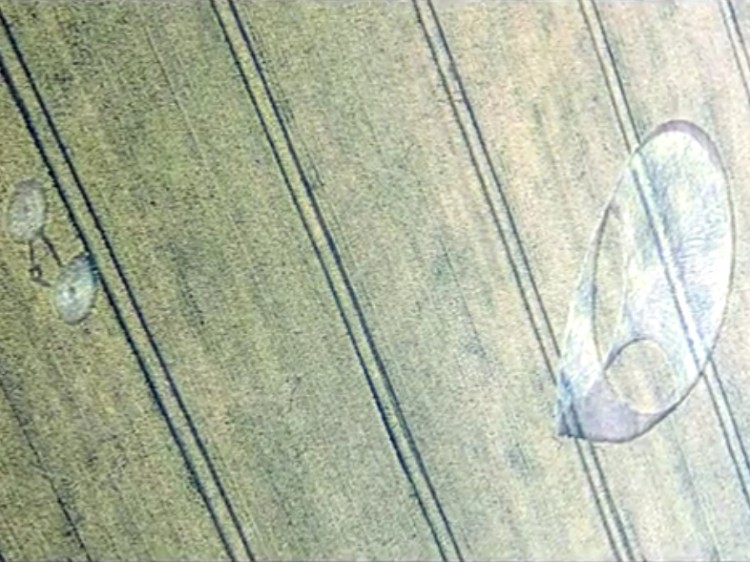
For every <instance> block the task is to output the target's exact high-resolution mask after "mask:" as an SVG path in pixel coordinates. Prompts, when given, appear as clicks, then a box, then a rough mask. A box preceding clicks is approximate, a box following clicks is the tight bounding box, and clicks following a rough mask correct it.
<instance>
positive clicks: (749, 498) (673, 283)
mask: <svg viewBox="0 0 750 562" xmlns="http://www.w3.org/2000/svg"><path fill="white" fill-rule="evenodd" d="M591 5H592V8H593V11H594V15H595V17H596V20H597V25H598V26H599V29H600V30H601V33H602V39H603V41H604V45H605V49H606V51H607V56H608V57H609V59H610V61H611V63H612V71H613V72H614V75H615V79H616V81H617V88H618V91H619V93H620V96H621V97H622V101H623V104H624V106H625V112H626V113H627V117H628V120H629V124H630V127H631V129H632V130H633V133H634V135H635V139H636V142H637V143H638V144H640V143H641V135H640V133H639V131H638V128H637V127H636V122H635V119H634V117H633V112H632V109H631V107H630V103H629V101H628V98H627V96H626V95H625V85H624V82H623V81H622V76H621V75H620V71H619V69H618V68H617V64H616V58H615V56H614V51H613V50H612V46H611V44H610V41H609V38H608V37H607V31H606V28H605V26H604V21H603V19H602V16H601V13H600V12H599V8H598V7H597V5H596V2H595V1H592V3H591ZM579 7H580V8H581V12H582V13H583V16H584V19H586V20H587V24H588V17H587V16H586V14H585V11H583V6H582V4H581V0H579ZM588 29H589V32H590V33H592V28H591V25H590V24H588ZM591 37H592V42H593V43H594V50H595V51H597V59H598V60H599V64H600V65H602V67H601V71H602V74H604V76H605V80H606V81H607V82H608V84H609V80H608V79H607V78H606V72H605V68H604V66H603V65H604V61H603V59H602V57H601V56H599V54H598V49H597V48H596V42H595V41H594V38H593V34H592V36H591ZM730 42H731V40H730ZM608 91H609V94H610V99H611V101H612V105H613V107H615V113H619V112H618V111H617V110H616V107H617V102H616V101H615V97H614V92H613V90H612V86H611V84H609V87H608ZM619 122H620V125H621V127H623V128H622V129H621V134H622V136H623V138H624V139H625V145H626V146H627V147H628V151H632V147H631V146H630V143H629V142H628V140H627V132H626V130H625V128H624V123H623V122H622V120H619ZM633 179H634V182H635V184H636V188H637V189H636V191H637V192H638V197H639V200H640V202H641V205H642V206H643V209H644V212H645V214H646V219H647V221H648V223H649V228H650V229H651V232H652V233H653V234H654V245H655V246H656V250H657V254H658V256H659V260H660V262H661V264H662V268H663V269H664V272H665V277H666V278H667V283H668V285H669V289H670V294H671V296H672V298H673V300H674V305H675V308H676V310H677V316H678V318H679V320H680V328H681V329H682V332H683V335H684V336H685V341H686V342H687V345H688V349H689V351H690V355H691V358H692V360H693V363H694V364H695V366H696V368H697V367H698V366H699V365H700V361H699V359H698V354H697V351H696V349H695V342H693V338H692V337H690V334H689V329H688V322H687V318H686V317H685V311H683V310H682V307H681V306H680V304H679V302H678V300H677V288H678V284H679V286H684V285H685V283H684V280H683V279H682V277H681V276H680V274H679V271H678V272H677V275H678V278H677V279H673V278H672V275H670V273H669V270H668V268H667V258H666V256H665V254H664V248H663V247H662V244H661V242H660V241H659V239H658V235H657V230H656V223H655V220H654V217H653V215H652V213H651V209H650V207H649V206H648V202H647V201H646V197H645V194H644V191H643V186H642V185H641V183H640V180H639V178H638V177H637V176H636V174H633ZM647 180H648V181H649V182H651V178H650V177H648V173H647ZM707 365H708V366H710V367H711V369H712V370H713V373H714V376H715V379H716V381H717V383H718V384H719V387H720V390H721V396H722V400H723V402H724V406H725V408H726V409H727V415H728V416H729V418H730V423H731V425H732V428H733V430H734V433H735V437H736V438H737V440H738V442H739V444H740V449H741V454H742V456H743V459H744V461H745V465H746V467H747V468H748V470H750V462H749V460H748V455H747V450H746V448H745V444H744V440H743V438H742V434H741V432H740V430H739V426H738V424H737V421H736V418H735V415H734V411H733V410H732V406H731V404H730V402H729V397H728V396H727V394H726V392H725V390H724V385H723V383H722V381H721V375H720V373H719V370H718V367H717V366H716V363H715V361H714V359H713V357H712V356H711V354H709V357H708V361H707ZM701 375H702V376H703V377H704V381H703V382H704V384H705V385H706V387H707V388H708V391H709V394H710V398H711V403H712V405H713V408H714V412H715V414H716V417H717V418H718V420H719V424H720V430H721V432H722V435H723V437H724V444H725V445H726V448H727V451H728V453H729V456H730V460H731V461H732V464H733V465H734V469H735V471H736V473H737V477H738V483H739V486H740V488H741V489H742V495H743V498H744V499H745V503H746V504H747V507H748V508H750V492H749V491H748V485H747V482H746V480H745V476H744V475H743V473H742V470H741V467H740V463H739V460H738V459H737V454H736V452H735V451H734V447H733V445H732V442H731V440H730V438H729V433H728V431H727V430H726V424H725V422H724V420H723V419H722V417H721V413H720V410H719V406H718V401H717V399H716V396H715V394H714V391H713V389H712V388H711V386H710V384H709V382H708V380H707V379H706V378H705V377H706V372H705V369H704V370H702V371H701Z"/></svg>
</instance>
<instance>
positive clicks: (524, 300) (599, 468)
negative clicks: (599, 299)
mask: <svg viewBox="0 0 750 562" xmlns="http://www.w3.org/2000/svg"><path fill="white" fill-rule="evenodd" d="M413 5H414V8H415V11H416V12H417V20H418V22H419V24H420V27H421V28H422V31H423V33H424V36H425V39H426V41H427V45H428V47H429V50H430V54H431V57H432V60H433V63H434V64H435V67H436V69H437V71H438V74H439V76H440V80H441V83H442V86H443V89H444V90H445V93H446V96H447V98H448V100H449V102H450V106H451V110H452V113H453V116H454V119H455V120H456V123H457V124H458V127H459V129H460V132H461V136H462V138H463V141H464V144H465V145H466V149H467V151H468V153H469V158H470V160H471V162H472V167H473V169H474V172H475V174H476V176H477V178H478V180H479V183H480V186H481V190H482V195H483V197H484V201H485V203H486V205H487V207H488V208H489V210H490V214H491V216H492V220H493V223H494V225H495V229H496V230H497V232H498V234H499V237H500V240H501V242H502V245H503V249H504V251H505V253H506V257H507V258H508V262H509V265H510V267H511V271H512V273H513V278H514V282H515V285H516V288H517V289H518V291H519V293H520V295H521V300H522V303H523V308H524V310H525V312H526V315H527V317H528V320H529V323H530V324H531V328H532V331H533V333H534V338H535V339H536V342H537V345H538V347H539V349H540V351H541V353H542V356H543V359H544V363H545V366H546V368H547V372H548V374H549V376H550V380H551V381H552V382H553V384H555V383H556V380H555V375H554V367H553V365H552V361H551V360H550V357H549V355H548V353H547V349H546V346H545V344H544V342H543V339H542V335H541V331H540V328H539V326H538V324H537V321H536V318H535V316H534V314H533V312H532V310H531V304H530V302H529V298H528V296H527V294H526V291H525V290H524V289H523V285H522V281H521V275H520V272H519V267H518V265H517V264H516V262H515V259H514V258H513V255H512V253H511V250H510V244H509V242H508V240H507V237H506V234H505V232H504V230H503V228H502V225H501V223H500V219H499V217H498V215H497V212H496V210H495V208H494V205H493V203H492V199H491V196H490V192H489V187H488V186H487V182H486V181H485V179H484V175H483V174H482V173H481V169H480V167H479V163H478V159H477V156H476V154H475V152H474V149H473V147H472V145H471V142H470V140H469V134H468V131H467V129H466V126H465V125H464V123H463V120H462V119H461V116H460V114H459V111H458V108H457V106H456V102H455V100H454V99H453V96H452V94H451V91H450V86H449V85H448V79H447V77H446V75H445V72H444V71H443V69H442V67H441V65H440V62H439V58H438V55H437V49H436V47H435V46H434V44H433V41H432V38H431V37H430V35H429V31H428V30H427V27H426V25H425V22H424V20H423V18H422V14H421V10H420V9H419V6H418V4H417V1H416V0H413ZM436 23H437V22H436ZM443 38H444V36H443ZM444 45H445V46H446V48H447V42H444ZM451 64H452V71H453V73H454V76H456V78H457V81H458V80H459V78H458V70H457V67H456V65H455V61H453V59H452V57H451ZM461 92H462V94H463V101H464V103H465V105H466V107H467V109H468V108H470V107H471V106H470V103H469V100H468V97H467V96H466V94H465V90H463V87H461ZM472 114H473V110H472ZM473 123H474V125H475V129H476V132H477V134H478V136H480V134H481V133H480V131H479V129H478V124H477V122H476V119H474V120H473ZM480 138H482V137H481V136H480ZM482 142H483V141H482ZM485 156H486V157H487V160H488V163H489V165H490V167H491V168H492V169H493V178H494V180H495V182H496V186H497V189H498V191H499V192H500V194H501V195H502V196H503V198H504V197H505V195H504V193H503V192H502V190H501V184H500V183H499V180H498V178H497V175H496V174H495V173H494V166H493V165H492V163H491V161H490V160H489V157H488V155H487V154H485ZM506 212H510V209H509V208H506ZM516 236H517V232H516ZM516 239H517V243H518V244H519V246H520V245H521V241H520V238H518V237H517V238H516ZM527 273H528V274H529V276H530V277H532V274H531V271H530V270H528V271H527ZM532 279H533V277H532ZM534 285H536V284H535V283H534ZM537 298H538V299H539V303H538V304H539V305H540V308H541V309H542V310H544V305H543V303H542V302H541V297H540V296H539V294H538V293H537ZM544 315H545V318H546V312H545V313H544ZM545 322H546V323H547V326H548V328H549V329H550V330H551V327H550V324H549V320H548V319H546V320H545ZM550 334H551V337H552V341H553V344H554V348H555V351H556V353H557V354H558V355H559V349H558V347H557V343H556V340H555V339H554V333H553V332H552V331H550ZM573 414H574V417H575V420H574V423H575V424H576V425H580V424H579V421H578V417H577V413H576V412H573ZM575 446H576V451H577V454H578V457H579V459H580V461H581V464H582V467H583V470H584V473H585V476H586V479H587V481H588V483H589V486H590V488H591V491H592V493H593V495H594V502H595V506H596V509H597V512H598V514H599V517H600V519H601V522H602V525H603V527H604V531H605V534H606V535H607V540H608V542H609V545H610V548H611V549H612V551H613V553H614V555H615V557H616V558H617V559H618V560H621V556H620V553H619V550H618V548H617V545H616V541H615V539H614V535H613V532H612V529H611V527H610V523H609V521H608V520H607V517H606V515H605V513H604V509H603V506H602V503H601V499H600V498H599V497H598V493H597V491H596V486H595V483H594V480H593V477H592V474H591V468H590V467H589V465H588V462H587V461H586V459H585V457H584V450H583V448H582V446H581V444H580V443H579V442H578V441H575ZM589 452H590V454H591V456H592V461H593V463H594V467H595V469H596V471H597V472H598V476H599V478H600V480H601V482H602V488H603V490H604V494H605V500H606V501H607V504H608V507H609V509H610V511H612V514H613V517H614V518H615V525H616V526H617V527H618V532H619V534H620V536H621V538H622V540H623V542H624V543H625V545H626V550H627V551H628V554H629V556H630V558H633V555H632V549H631V548H630V546H629V540H628V539H627V536H626V535H625V530H624V526H623V525H622V521H621V520H620V516H619V513H618V512H617V510H616V506H615V505H614V500H613V498H612V496H611V492H610V490H609V485H608V484H607V481H606V477H605V475H604V471H603V468H602V466H601V463H600V461H599V458H598V454H597V453H596V451H595V449H594V447H593V445H591V444H590V443H589Z"/></svg>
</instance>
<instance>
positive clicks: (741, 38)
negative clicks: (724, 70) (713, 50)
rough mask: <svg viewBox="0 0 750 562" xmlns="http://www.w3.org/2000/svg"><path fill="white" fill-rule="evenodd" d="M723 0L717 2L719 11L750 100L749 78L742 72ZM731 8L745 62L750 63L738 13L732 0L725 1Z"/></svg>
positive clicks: (730, 12) (730, 11)
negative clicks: (723, 8) (722, 5)
mask: <svg viewBox="0 0 750 562" xmlns="http://www.w3.org/2000/svg"><path fill="white" fill-rule="evenodd" d="M722 1H723V0H717V3H718V4H719V12H721V20H722V22H724V27H725V28H726V31H727V35H728V37H729V46H730V47H732V54H733V55H734V60H735V62H736V63H737V67H738V69H739V71H740V79H741V80H742V86H743V87H744V88H745V95H746V96H747V98H748V100H750V85H748V83H747V79H746V76H745V74H744V73H743V72H742V67H741V63H740V54H739V53H738V52H737V45H735V43H734V40H733V39H732V32H731V30H730V25H729V22H728V21H727V16H726V15H725V14H724V10H722V9H721V3H722ZM725 3H726V4H727V6H728V9H729V14H730V16H729V17H730V18H731V20H732V24H733V26H734V30H735V33H737V37H739V39H740V48H741V49H742V53H743V56H744V57H745V62H746V63H748V64H750V58H749V57H748V54H747V48H746V47H745V39H744V37H743V35H742V31H741V28H740V25H739V22H738V21H737V15H736V14H735V11H734V6H733V4H732V2H731V1H730V0H726V2H725Z"/></svg>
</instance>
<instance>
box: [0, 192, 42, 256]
mask: <svg viewBox="0 0 750 562" xmlns="http://www.w3.org/2000/svg"><path fill="white" fill-rule="evenodd" d="M45 214H46V204H45V201H44V192H43V191H42V184H41V183H39V181H38V180H36V179H34V178H29V179H25V180H22V181H20V182H18V184H17V185H16V188H15V189H14V190H13V193H11V196H10V201H9V202H8V208H7V214H6V227H7V229H8V234H10V236H11V238H13V239H14V240H17V241H19V242H31V241H32V240H34V239H35V238H36V237H37V236H39V234H40V233H41V231H42V227H43V226H44V219H45Z"/></svg>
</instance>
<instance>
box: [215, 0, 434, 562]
mask: <svg viewBox="0 0 750 562" xmlns="http://www.w3.org/2000/svg"><path fill="white" fill-rule="evenodd" d="M210 2H211V7H212V10H213V12H214V16H215V18H216V21H217V23H218V25H219V27H220V28H221V30H222V34H223V36H224V40H225V42H226V43H227V46H228V48H229V52H230V55H231V57H232V60H233V63H234V66H235V68H236V70H237V73H238V74H239V76H240V79H241V80H242V83H243V86H244V89H245V92H246V93H247V95H248V97H249V98H250V101H251V103H252V106H253V108H254V111H255V113H256V116H257V118H258V120H259V122H260V125H261V128H262V130H263V135H264V137H265V139H266V142H267V143H268V145H269V147H270V149H271V154H272V156H273V159H274V162H275V163H276V166H277V168H278V169H279V173H280V174H281V177H282V179H283V182H284V185H285V187H286V190H287V192H288V194H289V197H290V199H291V201H292V204H293V206H294V208H295V211H296V213H297V215H298V217H299V219H300V221H301V223H302V226H303V229H304V231H305V234H306V236H307V238H308V241H309V242H310V245H311V246H312V248H313V252H314V254H315V257H316V260H317V261H318V264H319V265H320V268H321V270H322V272H323V276H324V278H325V282H326V286H327V288H328V291H329V292H330V294H331V297H332V298H333V301H334V304H335V306H336V310H337V312H338V315H339V318H340V319H341V321H342V323H343V324H344V329H345V331H346V334H347V338H348V339H349V342H350V343H351V345H352V347H353V349H354V352H355V355H356V357H357V362H358V364H359V367H360V369H361V370H362V372H363V374H364V376H365V381H366V383H367V387H368V389H369V391H370V394H371V396H372V399H373V402H374V404H375V408H376V409H377V411H378V415H379V417H380V420H381V422H382V424H383V426H384V427H385V430H386V434H387V435H388V440H389V441H390V444H391V447H392V448H393V450H394V452H395V454H396V458H397V460H398V463H399V466H400V467H401V470H402V471H403V472H404V475H405V476H406V479H407V481H408V483H409V485H410V487H411V489H412V493H413V495H414V498H415V499H416V500H417V504H418V506H419V509H420V512H421V513H422V516H423V517H424V519H425V521H426V523H427V526H428V527H429V530H430V534H431V535H432V538H433V540H434V542H435V544H436V546H437V549H438V551H439V553H440V557H441V559H442V560H447V559H448V558H447V555H446V553H445V551H444V548H443V546H442V544H441V541H440V539H439V536H438V533H437V530H436V529H435V524H434V523H433V521H432V519H431V518H430V515H429V513H428V511H427V508H426V506H425V504H424V499H423V498H422V496H421V494H420V493H419V489H418V488H417V485H416V481H415V479H414V475H413V474H412V471H411V469H410V468H409V465H408V464H407V462H406V457H405V454H404V452H403V451H402V450H401V447H400V445H399V444H398V440H397V439H396V435H395V431H394V429H393V428H392V427H391V424H390V422H389V421H388V416H387V414H386V408H385V406H384V405H383V402H382V399H381V397H380V395H379V394H378V391H377V388H376V387H375V383H374V381H373V377H372V374H371V373H370V370H369V369H368V367H367V364H366V362H365V359H364V357H363V355H362V351H361V350H360V347H359V344H358V343H357V340H356V338H355V336H354V331H353V328H352V325H351V322H350V321H349V318H348V317H347V315H346V312H345V311H344V305H343V303H342V302H341V297H340V296H339V294H338V291H337V290H336V288H335V285H334V282H333V278H332V276H331V273H330V271H329V270H328V267H327V265H326V263H325V260H324V258H323V255H322V252H321V250H320V248H319V247H318V244H317V243H316V241H315V237H314V235H313V232H312V228H311V226H310V224H309V222H308V220H307V219H306V218H305V214H304V211H303V210H302V205H301V203H300V201H299V198H298V197H297V194H296V193H295V191H294V188H293V187H292V181H291V179H290V177H289V174H288V172H287V170H286V168H285V166H284V164H283V162H282V160H281V156H280V153H279V150H278V148H277V147H276V143H275V141H274V140H273V137H272V136H271V132H270V129H269V127H268V124H267V123H266V120H265V118H264V117H263V113H262V110H261V108H260V105H259V103H258V100H257V98H256V96H255V93H254V92H253V90H252V87H251V85H250V81H249V79H248V77H247V75H246V73H245V70H244V69H243V67H242V65H241V63H240V60H239V56H238V54H237V51H236V50H235V48H234V45H233V44H232V41H231V38H230V36H229V33H228V31H227V28H226V25H225V24H224V21H223V20H222V18H221V15H220V13H219V10H218V6H217V5H216V1H215V0H210Z"/></svg>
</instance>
